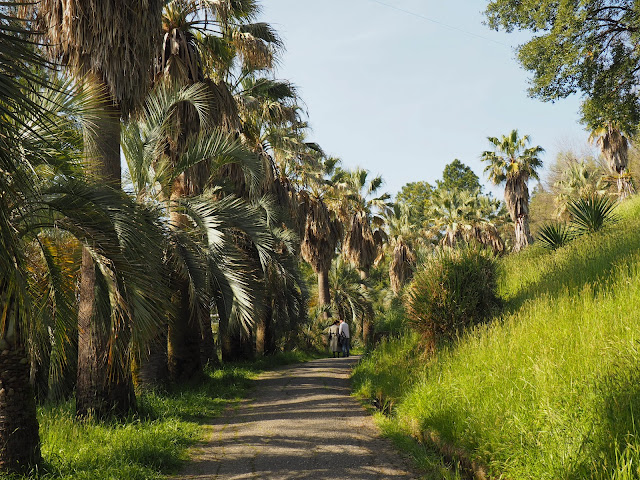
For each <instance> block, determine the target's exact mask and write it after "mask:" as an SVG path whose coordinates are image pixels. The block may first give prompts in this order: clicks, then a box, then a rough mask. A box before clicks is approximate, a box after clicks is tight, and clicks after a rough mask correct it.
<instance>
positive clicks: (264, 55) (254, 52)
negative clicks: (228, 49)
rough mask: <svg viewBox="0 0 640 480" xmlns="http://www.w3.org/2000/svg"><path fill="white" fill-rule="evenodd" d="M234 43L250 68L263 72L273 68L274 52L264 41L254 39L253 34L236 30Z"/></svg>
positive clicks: (233, 36) (233, 35) (233, 37)
mask: <svg viewBox="0 0 640 480" xmlns="http://www.w3.org/2000/svg"><path fill="white" fill-rule="evenodd" d="M232 42H233V45H234V47H235V48H236V50H237V51H238V52H240V54H241V55H242V57H243V59H244V62H243V63H244V64H245V65H246V66H247V67H248V68H250V69H252V70H262V69H267V68H272V67H273V52H272V51H271V49H270V48H269V46H268V45H267V44H266V43H265V42H264V41H263V40H261V39H259V38H256V37H254V36H253V35H252V34H251V32H243V31H239V30H235V31H234V32H233V34H232Z"/></svg>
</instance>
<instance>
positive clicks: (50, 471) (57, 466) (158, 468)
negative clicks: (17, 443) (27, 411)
mask: <svg viewBox="0 0 640 480" xmlns="http://www.w3.org/2000/svg"><path fill="white" fill-rule="evenodd" d="M311 358H313V356H312V355H309V354H303V353H301V352H290V353H287V354H279V355H276V356H271V357H266V358H264V359H262V360H260V361H256V362H244V363H237V364H232V365H227V366H225V367H223V368H217V369H215V370H214V369H210V368H207V369H205V371H204V373H203V375H202V376H201V377H200V378H198V379H197V380H193V381H192V382H190V383H187V384H183V385H179V386H175V387H172V388H170V389H165V390H156V391H146V392H144V393H142V394H141V395H139V397H138V411H137V412H136V413H132V414H130V415H129V416H128V417H126V418H122V419H112V420H111V421H98V420H96V419H91V418H89V419H86V420H84V421H82V422H78V421H77V420H76V418H75V406H74V405H73V402H72V401H68V402H65V403H61V404H57V405H47V406H43V407H42V408H40V409H39V412H38V421H39V423H40V436H41V439H42V456H43V463H42V465H41V466H40V467H39V468H38V470H33V471H32V472H30V473H29V474H28V475H24V476H20V475H17V474H16V475H13V476H6V477H2V478H7V479H9V478H11V479H13V480H21V479H27V478H33V479H51V480H54V479H56V480H58V479H59V480H71V479H86V480H102V479H104V480H107V479H113V478H123V479H124V478H126V479H130V480H152V479H160V478H166V477H167V475H169V474H175V473H177V471H178V470H179V467H180V466H181V465H182V464H183V463H184V462H185V461H187V460H188V455H187V453H188V448H189V447H191V446H193V445H196V444H197V443H198V442H199V441H201V440H204V439H205V437H206V435H207V433H208V430H207V428H206V427H203V424H205V423H206V422H209V421H211V419H213V418H216V417H219V416H220V415H221V414H223V412H224V410H225V409H227V408H234V403H235V402H236V401H237V400H240V399H243V398H246V396H247V394H248V393H249V392H250V389H251V385H252V379H253V378H254V377H255V376H256V375H258V374H259V373H260V372H262V371H265V370H268V369H272V368H274V367H277V366H279V365H286V364H290V363H296V362H301V361H305V360H309V359H311Z"/></svg>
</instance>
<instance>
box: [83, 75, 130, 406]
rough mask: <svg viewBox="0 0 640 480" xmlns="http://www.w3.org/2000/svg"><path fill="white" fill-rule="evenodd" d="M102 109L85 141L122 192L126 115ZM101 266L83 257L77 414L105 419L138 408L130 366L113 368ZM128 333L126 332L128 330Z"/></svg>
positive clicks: (95, 79)
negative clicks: (101, 301)
mask: <svg viewBox="0 0 640 480" xmlns="http://www.w3.org/2000/svg"><path fill="white" fill-rule="evenodd" d="M88 81H89V82H91V83H93V84H94V87H95V89H96V91H103V92H104V91H107V87H106V85H104V83H103V82H102V80H101V79H100V78H99V76H97V75H95V74H91V75H89V76H88ZM101 103H102V105H100V107H101V110H102V111H103V112H104V113H103V114H102V115H100V116H98V117H97V118H96V119H95V120H94V123H95V132H96V134H95V136H89V135H86V136H85V150H86V152H87V163H88V168H89V170H90V173H92V174H93V175H94V176H95V178H97V179H100V180H101V181H104V182H106V183H107V184H109V185H110V186H111V187H113V188H117V189H119V188H120V187H121V174H120V110H119V108H118V107H117V106H115V105H114V104H113V103H112V102H111V101H110V99H109V98H103V99H102V101H101ZM95 269H96V266H95V263H94V261H93V259H92V257H91V254H90V252H89V251H88V250H87V249H86V248H85V249H83V252H82V267H81V269H80V275H81V281H80V288H79V294H78V299H79V305H78V376H77V384H76V415H78V416H80V417H84V416H97V417H104V416H106V415H109V414H122V413H126V412H128V411H129V410H131V409H132V408H133V407H134V406H135V395H134V394H133V380H132V377H131V369H130V365H122V366H121V367H122V368H121V369H120V373H118V374H115V373H114V369H110V366H109V365H108V360H107V358H108V351H107V350H108V343H109V336H110V335H111V334H114V335H115V334H121V335H127V334H128V332H111V328H110V323H111V318H110V312H101V311H100V309H98V308H96V271H95ZM125 328H126V327H125Z"/></svg>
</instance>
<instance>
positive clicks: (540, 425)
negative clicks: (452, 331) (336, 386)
mask: <svg viewBox="0 0 640 480" xmlns="http://www.w3.org/2000/svg"><path fill="white" fill-rule="evenodd" d="M616 213H617V214H618V215H619V217H620V219H621V220H620V222H619V223H618V224H616V225H614V226H612V227H611V228H608V229H605V230H604V231H603V232H598V233H596V234H593V235H589V236H586V237H582V238H580V239H578V240H575V241H574V242H572V243H570V244H569V245H567V246H565V247H562V248H560V249H558V250H556V251H553V252H549V251H546V250H543V249H541V248H536V247H533V248H529V249H527V250H525V251H524V252H523V253H522V254H519V255H513V256H511V257H509V258H506V259H505V260H504V261H503V262H502V272H501V281H500V292H501V296H502V297H503V299H504V300H505V301H506V302H507V310H506V312H505V313H504V314H503V315H502V316H501V317H499V318H496V319H495V320H494V321H493V322H492V323H491V324H489V325H485V326H482V327H479V328H476V329H474V330H473V331H471V332H469V333H467V334H466V335H465V336H463V337H462V338H460V339H459V340H458V341H457V342H455V343H453V344H451V345H450V347H449V348H446V349H444V350H442V351H440V352H439V353H438V354H437V355H436V356H435V357H434V358H431V359H430V360H429V361H428V362H424V364H423V365H422V367H419V366H418V367H416V366H415V360H414V359H415V355H414V356H413V357H411V355H408V354H407V353H406V351H407V342H408V340H407V339H406V338H405V339H403V340H397V341H391V342H389V343H388V344H386V345H384V346H383V347H382V348H381V349H380V350H379V351H376V352H375V353H373V354H372V355H371V356H370V357H369V358H367V359H366V360H365V361H364V362H363V363H362V364H361V365H360V366H359V367H358V369H357V371H356V374H355V384H356V387H357V389H358V392H359V393H360V394H361V395H363V396H368V397H370V396H371V395H372V393H375V394H377V395H385V396H388V398H390V399H392V401H393V402H394V404H395V405H396V406H395V408H394V410H393V412H394V413H393V416H392V418H391V420H390V421H393V422H395V425H396V428H397V429H399V430H402V431H404V432H405V434H408V433H417V432H420V431H432V432H436V433H438V434H439V435H440V437H441V438H442V439H443V440H445V441H446V442H448V443H450V444H452V445H455V446H456V447H460V448H462V449H464V450H465V451H466V452H468V453H469V454H470V456H471V457H473V458H475V459H479V460H481V461H482V462H483V463H485V464H486V465H487V466H488V468H489V470H490V473H491V474H492V475H494V476H496V477H499V476H501V475H503V476H504V477H505V478H511V479H583V478H594V479H605V478H606V479H609V478H619V479H622V478H640V423H639V420H640V200H638V199H635V200H632V201H629V202H627V203H626V204H624V205H623V206H621V207H620V208H619V209H618V211H617V212H616ZM403 342H404V344H403ZM416 348H417V347H416ZM407 359H409V360H410V361H409V363H407ZM394 362H395V370H396V371H397V372H398V375H394V373H393V370H391V369H389V371H388V374H385V373H384V372H385V369H386V368H387V365H389V366H390V365H394ZM405 363H407V365H405ZM394 376H395V377H396V378H394Z"/></svg>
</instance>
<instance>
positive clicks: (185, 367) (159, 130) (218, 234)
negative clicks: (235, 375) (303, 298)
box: [123, 84, 275, 379]
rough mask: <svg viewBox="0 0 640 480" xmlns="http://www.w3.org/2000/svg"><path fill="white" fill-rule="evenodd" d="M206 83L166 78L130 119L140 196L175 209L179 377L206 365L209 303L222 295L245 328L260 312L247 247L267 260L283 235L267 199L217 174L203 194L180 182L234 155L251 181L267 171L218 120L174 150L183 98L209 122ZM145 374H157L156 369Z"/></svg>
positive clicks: (130, 158)
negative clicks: (254, 199) (203, 351)
mask: <svg viewBox="0 0 640 480" xmlns="http://www.w3.org/2000/svg"><path fill="white" fill-rule="evenodd" d="M205 91H206V88H205V87H203V86H202V85H200V84H196V85H192V86H190V87H185V88H182V89H179V90H176V89H175V88H169V87H167V86H165V85H161V86H159V87H158V88H157V89H156V90H155V91H154V94H153V95H151V96H150V97H149V98H148V99H147V102H146V105H145V109H144V112H145V115H144V116H142V117H141V118H140V119H139V120H138V121H136V122H130V123H129V124H127V127H126V129H125V131H124V135H123V147H124V152H125V158H126V160H127V163H128V165H129V171H130V172H131V177H132V178H131V179H132V184H133V186H134V189H135V191H136V196H137V197H138V198H139V199H141V200H144V199H145V197H146V200H147V201H151V202H160V203H163V204H164V205H165V208H166V211H168V212H169V222H168V228H169V234H170V236H171V245H172V246H171V248H170V260H171V271H172V272H173V274H172V278H173V282H174V287H175V290H176V301H177V302H178V305H177V308H176V311H175V313H174V315H173V316H172V318H171V319H170V321H169V325H168V328H169V329H168V343H169V353H168V356H169V358H168V362H169V369H168V372H169V373H170V374H171V377H172V378H173V379H180V378H182V379H184V378H189V377H191V376H193V375H195V374H196V373H197V372H198V371H199V370H200V368H201V363H200V362H199V358H200V357H199V351H200V348H199V345H200V341H199V340H198V339H199V338H200V339H202V340H206V339H205V338H203V334H204V333H209V332H210V330H211V329H210V312H209V306H210V305H212V304H213V303H214V301H215V303H216V304H217V305H218V314H219V316H220V318H224V319H231V320H232V321H233V320H234V319H237V320H240V322H239V323H242V324H244V326H245V329H248V328H249V327H251V326H252V324H253V321H252V320H251V319H253V318H255V317H259V315H260V308H259V302H258V301H257V300H256V299H255V297H256V293H255V290H259V289H260V287H259V285H257V284H256V281H257V279H256V277H255V276H254V275H253V274H252V273H251V271H254V270H256V268H255V267H254V266H253V265H251V262H250V261H249V259H248V258H249V256H248V254H247V252H244V253H243V250H244V247H243V245H244V244H245V243H247V242H248V243H250V244H251V245H252V247H251V249H249V250H250V251H251V252H255V253H256V255H257V258H258V260H259V261H260V262H261V264H262V265H263V266H264V267H265V268H266V267H267V266H268V265H270V262H271V259H272V258H273V257H274V248H275V247H274V243H275V240H274V238H273V235H272V233H271V232H270V231H269V228H268V225H267V224H266V220H265V217H266V216H267V215H266V213H264V212H265V208H266V206H265V203H264V202H263V203H262V204H261V205H258V204H255V205H251V204H249V203H248V202H246V201H244V200H242V199H239V198H236V197H234V196H233V195H226V196H225V195H220V187H219V186H217V185H216V183H215V182H216V181H217V180H218V179H217V177H215V176H214V177H210V178H208V179H205V181H204V182H202V185H203V186H204V187H205V188H204V190H203V191H202V193H201V194H199V195H197V194H196V192H195V191H190V192H185V190H184V189H182V188H176V185H178V186H180V185H184V183H183V179H184V178H185V172H187V171H189V170H191V169H193V168H194V167H197V166H198V165H200V164H201V163H205V164H206V165H207V170H212V171H216V170H219V169H220V167H222V166H225V165H228V164H231V163H234V164H236V165H240V166H241V167H242V170H243V171H245V172H246V179H245V180H244V181H245V182H246V183H248V184H252V183H256V182H257V179H258V178H259V176H260V174H259V172H260V165H259V164H258V162H257V160H258V159H257V156H256V155H254V154H252V153H251V152H248V151H247V150H246V148H245V147H244V146H243V145H242V144H241V142H240V140H239V139H236V138H234V135H232V134H226V133H224V132H222V131H221V130H220V129H218V128H203V129H202V130H201V131H200V132H199V133H198V134H197V135H191V136H189V137H187V138H186V139H185V142H184V148H183V149H181V150H180V151H179V152H176V151H170V152H169V154H167V148H166V145H167V144H169V145H171V144H175V143H176V141H175V138H174V137H172V135H173V134H175V131H174V129H173V125H174V122H173V121H172V120H171V117H172V115H175V114H179V113H178V112H179V108H180V107H181V105H182V104H184V103H185V102H190V103H191V104H192V105H193V108H194V111H195V112H200V113H201V114H202V117H201V120H198V123H200V124H202V125H206V124H205V122H204V120H205V119H206V105H207V101H206V96H205V97H203V96H202V93H203V92H205ZM141 192H144V195H143V194H141ZM176 192H177V193H176ZM186 193H189V195H186ZM194 205H197V206H198V208H195V207H194ZM270 215H271V214H270ZM239 239H241V241H238V240H239ZM203 240H204V242H203ZM245 240H246V242H245ZM234 242H236V243H237V245H236V243H234ZM230 244H231V245H230ZM223 253H224V255H222V254H223ZM258 268H259V267H258ZM247 299H249V300H247ZM243 312H244V313H243ZM247 312H249V313H247ZM207 328H208V331H209V332H206V330H207ZM223 328H224V327H223ZM237 330H239V329H237ZM162 338H165V339H166V338H167V337H166V332H165V335H164V337H163V335H160V336H159V339H158V342H157V343H158V344H159V343H160V342H162ZM158 353H159V354H160V357H162V354H161V352H158ZM142 375H143V376H145V377H149V376H150V377H151V379H152V378H153V374H151V375H147V374H145V372H142Z"/></svg>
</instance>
